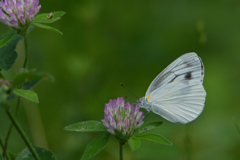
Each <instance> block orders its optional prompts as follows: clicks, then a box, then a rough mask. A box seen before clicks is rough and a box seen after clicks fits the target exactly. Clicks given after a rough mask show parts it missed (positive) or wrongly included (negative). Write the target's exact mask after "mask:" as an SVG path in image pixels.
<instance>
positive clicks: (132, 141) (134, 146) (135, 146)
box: [128, 137, 141, 151]
mask: <svg viewBox="0 0 240 160" xmlns="http://www.w3.org/2000/svg"><path fill="white" fill-rule="evenodd" d="M128 144H129V146H130V148H131V149H132V151H136V150H137V149H138V148H139V147H140V144H141V141H140V140H139V139H138V138H137V137H132V138H130V139H129V140H128Z"/></svg>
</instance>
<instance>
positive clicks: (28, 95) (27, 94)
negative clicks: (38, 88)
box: [13, 89, 39, 103]
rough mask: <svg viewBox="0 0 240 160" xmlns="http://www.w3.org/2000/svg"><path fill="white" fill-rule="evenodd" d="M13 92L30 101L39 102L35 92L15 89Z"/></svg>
mask: <svg viewBox="0 0 240 160" xmlns="http://www.w3.org/2000/svg"><path fill="white" fill-rule="evenodd" d="M13 92H14V93H15V94H16V95H18V96H20V97H23V98H26V99H28V100H30V101H32V102H35V103H39V101H38V96H37V93H35V92H33V91H30V90H23V89H15V90H13Z"/></svg>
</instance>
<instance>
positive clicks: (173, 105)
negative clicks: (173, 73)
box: [150, 80, 206, 124]
mask: <svg viewBox="0 0 240 160" xmlns="http://www.w3.org/2000/svg"><path fill="white" fill-rule="evenodd" d="M205 97H206V92H205V90H204V88H203V86H202V83H201V82H196V81H194V80H183V81H180V82H178V81H177V82H172V83H169V84H164V85H162V86H161V87H160V88H159V89H157V90H155V91H153V92H152V93H151V95H150V101H151V102H150V103H151V106H152V108H151V110H152V111H153V112H154V113H156V114H158V115H160V116H162V117H163V118H165V119H167V120H169V121H171V122H174V123H181V124H185V123H188V122H191V121H193V120H194V119H196V118H197V117H198V116H199V115H200V114H201V112H202V110H203V108H204V103H205Z"/></svg>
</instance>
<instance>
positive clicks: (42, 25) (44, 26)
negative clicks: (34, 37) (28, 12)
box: [32, 23, 62, 35]
mask: <svg viewBox="0 0 240 160" xmlns="http://www.w3.org/2000/svg"><path fill="white" fill-rule="evenodd" d="M32 25H35V26H36V27H39V28H43V29H48V30H51V31H54V32H57V33H59V34H61V35H62V32H61V31H59V30H57V29H56V28H53V27H50V26H47V25H45V24H40V23H32Z"/></svg>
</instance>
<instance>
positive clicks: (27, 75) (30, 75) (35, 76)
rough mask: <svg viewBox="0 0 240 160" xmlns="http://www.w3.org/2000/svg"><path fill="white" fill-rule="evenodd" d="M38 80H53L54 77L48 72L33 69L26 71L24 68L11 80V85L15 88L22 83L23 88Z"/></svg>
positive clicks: (32, 84)
mask: <svg viewBox="0 0 240 160" xmlns="http://www.w3.org/2000/svg"><path fill="white" fill-rule="evenodd" d="M40 80H50V81H51V82H53V81H54V78H53V76H52V75H51V74H49V73H43V72H36V71H35V70H31V71H28V70H26V69H22V70H21V73H20V74H18V75H17V76H16V77H15V78H14V80H13V82H12V87H13V88H15V87H18V86H20V85H23V89H30V88H32V87H33V86H34V85H36V84H37V83H38V82H39V81H40Z"/></svg>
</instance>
